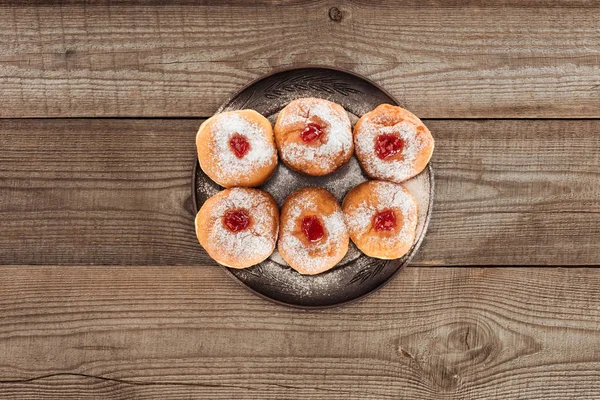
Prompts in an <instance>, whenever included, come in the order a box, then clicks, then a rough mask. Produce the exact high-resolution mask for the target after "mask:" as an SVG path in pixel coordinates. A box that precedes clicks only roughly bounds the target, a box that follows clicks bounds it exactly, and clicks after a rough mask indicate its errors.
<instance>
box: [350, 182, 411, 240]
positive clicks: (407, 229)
mask: <svg viewBox="0 0 600 400" xmlns="http://www.w3.org/2000/svg"><path fill="white" fill-rule="evenodd" d="M374 187H375V190H374V195H375V196H376V197H377V198H378V206H377V208H376V207H374V206H373V205H372V204H369V203H368V202H367V201H363V202H361V203H360V204H358V206H357V207H355V208H354V209H353V210H351V211H350V212H349V213H348V214H347V215H346V223H347V224H348V229H349V230H350V231H351V232H353V233H354V234H356V235H357V236H359V237H361V236H363V235H365V234H367V233H369V231H370V230H371V229H372V223H373V218H374V217H375V214H377V213H378V212H380V211H383V210H386V209H399V210H400V212H401V213H402V229H400V231H399V232H398V233H397V234H396V235H394V236H389V237H380V236H373V237H371V236H368V240H377V241H378V242H382V243H386V244H388V245H394V244H395V243H398V242H410V241H411V240H412V239H413V237H412V236H413V234H414V230H415V226H416V223H417V212H416V211H417V210H416V207H417V205H416V203H415V200H414V198H413V197H412V196H411V195H410V194H409V193H408V192H406V191H405V190H403V189H402V187H401V186H399V185H398V184H395V183H391V182H377V184H376V185H375V184H374Z"/></svg>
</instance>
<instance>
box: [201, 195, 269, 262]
mask: <svg viewBox="0 0 600 400" xmlns="http://www.w3.org/2000/svg"><path fill="white" fill-rule="evenodd" d="M278 230H279V210H278V209H277V204H276V203H275V200H274V199H273V197H272V196H271V195H270V194H268V193H267V192H263V191H262V190H258V189H249V188H233V189H225V190H223V191H220V192H219V193H217V194H215V195H214V196H212V197H211V198H209V199H208V200H206V201H205V202H204V204H203V205H202V207H201V208H200V211H198V214H197V215H196V236H197V237H198V241H199V242H200V244H201V245H202V247H204V249H205V250H206V252H207V253H208V255H209V256H211V257H212V259H213V260H215V261H216V262H218V263H219V264H222V265H224V266H226V267H231V268H247V267H250V266H252V265H255V264H258V263H260V262H261V261H264V260H265V259H266V258H267V257H269V256H270V255H271V253H272V252H273V250H274V249H275V244H276V242H277V234H278Z"/></svg>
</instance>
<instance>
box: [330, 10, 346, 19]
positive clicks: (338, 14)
mask: <svg viewBox="0 0 600 400" xmlns="http://www.w3.org/2000/svg"><path fill="white" fill-rule="evenodd" d="M343 16H344V15H343V13H342V11H341V10H340V9H339V8H337V7H331V8H330V9H329V19H330V20H332V21H333V22H342V18H343Z"/></svg>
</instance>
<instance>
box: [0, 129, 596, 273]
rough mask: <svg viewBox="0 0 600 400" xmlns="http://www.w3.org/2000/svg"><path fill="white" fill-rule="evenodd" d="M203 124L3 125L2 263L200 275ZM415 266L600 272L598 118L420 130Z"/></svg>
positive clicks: (0, 183) (0, 143)
mask: <svg viewBox="0 0 600 400" xmlns="http://www.w3.org/2000/svg"><path fill="white" fill-rule="evenodd" d="M200 122H201V121H200V120H94V119H92V120H86V119H83V120H81V119H79V120H78V119H74V120H0V132H2V134H1V135H0V148H2V149H3V151H2V152H1V153H0V218H2V224H0V248H2V252H0V264H8V265H15V264H30V265H57V264H60V265H75V264H104V265H205V264H212V261H211V260H210V259H209V258H208V257H207V256H206V254H205V253H204V251H203V250H202V249H201V248H200V246H199V245H198V243H197V241H196V237H195V234H194V225H193V217H194V215H193V206H192V203H191V187H190V184H191V174H192V166H193V162H194V158H195V147H194V137H195V132H196V129H197V127H198V126H199V125H200ZM426 123H427V125H428V126H429V127H430V129H431V130H432V132H433V133H434V136H435V138H436V150H435V153H434V158H433V165H434V169H435V174H436V186H437V187H436V196H435V202H434V214H433V217H432V219H431V225H430V230H429V231H428V234H427V236H426V238H425V242H424V244H423V247H422V248H421V250H420V251H419V252H418V253H417V256H416V258H415V260H414V263H415V264H419V265H575V266H577V265H599V264H600V195H599V194H600V172H599V171H600V154H599V153H598V151H597V149H598V148H600V121H426Z"/></svg>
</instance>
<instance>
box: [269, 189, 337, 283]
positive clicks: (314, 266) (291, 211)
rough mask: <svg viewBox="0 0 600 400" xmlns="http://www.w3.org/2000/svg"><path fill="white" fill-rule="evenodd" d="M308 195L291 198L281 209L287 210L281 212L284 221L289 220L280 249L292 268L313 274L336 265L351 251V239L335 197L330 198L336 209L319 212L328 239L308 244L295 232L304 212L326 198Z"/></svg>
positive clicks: (284, 226) (279, 245)
mask: <svg viewBox="0 0 600 400" xmlns="http://www.w3.org/2000/svg"><path fill="white" fill-rule="evenodd" d="M306 194H307V195H302V196H299V197H295V198H293V199H291V200H289V201H288V203H287V204H286V206H285V208H284V210H283V211H282V213H285V217H284V216H283V214H282V221H283V220H285V221H286V222H285V223H284V225H282V226H281V234H280V237H279V244H278V248H279V252H280V254H281V253H283V254H281V255H282V257H284V258H285V259H286V261H287V262H288V263H289V264H290V265H291V266H292V267H293V268H295V269H298V270H299V271H300V272H301V273H303V274H309V275H312V274H318V273H321V272H323V271H325V270H327V269H330V268H331V267H333V266H334V265H335V264H337V263H338V262H339V261H340V260H341V259H342V258H343V257H344V255H345V254H346V252H347V250H348V243H349V238H348V230H347V228H346V222H345V220H344V214H343V212H342V210H341V208H340V207H339V205H337V202H336V201H335V199H334V198H333V197H332V198H331V201H333V202H335V204H336V207H335V208H334V210H333V212H331V213H329V214H323V215H318V216H319V217H320V219H321V221H322V224H323V227H324V230H325V232H326V235H327V237H326V239H324V240H320V241H318V242H316V243H306V242H304V241H302V240H301V239H300V238H299V237H298V236H297V235H296V234H294V232H295V231H296V226H297V223H298V220H299V218H301V216H302V215H303V213H304V212H305V211H306V210H311V209H314V208H316V206H317V203H318V202H319V201H325V200H324V199H323V198H320V197H317V196H315V195H313V194H308V193H306Z"/></svg>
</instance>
